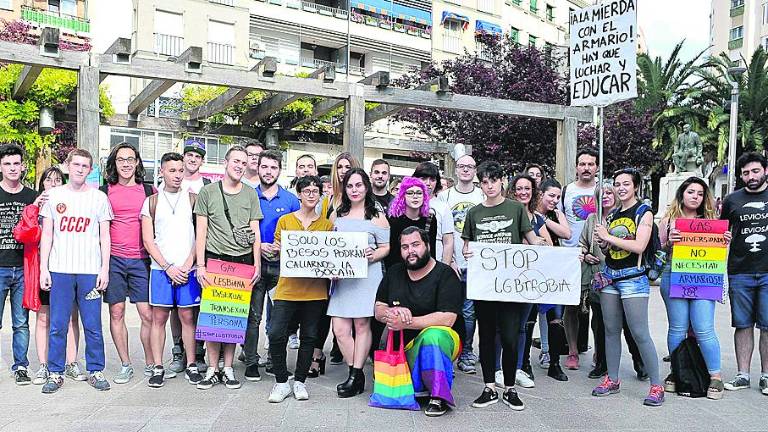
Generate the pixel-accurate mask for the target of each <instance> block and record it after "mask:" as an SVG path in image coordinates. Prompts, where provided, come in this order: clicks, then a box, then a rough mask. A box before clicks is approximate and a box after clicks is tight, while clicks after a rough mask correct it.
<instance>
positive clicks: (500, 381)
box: [495, 370, 506, 390]
mask: <svg viewBox="0 0 768 432" xmlns="http://www.w3.org/2000/svg"><path fill="white" fill-rule="evenodd" d="M495 381H496V387H498V388H500V389H502V390H503V389H505V388H506V387H505V386H504V371H502V370H497V371H496V380H495Z"/></svg>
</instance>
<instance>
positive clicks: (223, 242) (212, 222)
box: [195, 182, 263, 256]
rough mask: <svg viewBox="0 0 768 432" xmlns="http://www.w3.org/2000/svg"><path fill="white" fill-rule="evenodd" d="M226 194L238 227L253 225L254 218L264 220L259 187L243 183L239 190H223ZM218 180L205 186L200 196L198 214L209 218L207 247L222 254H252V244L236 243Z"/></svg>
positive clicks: (196, 212)
mask: <svg viewBox="0 0 768 432" xmlns="http://www.w3.org/2000/svg"><path fill="white" fill-rule="evenodd" d="M224 196H226V197H227V206H228V207H229V215H230V217H231V218H232V225H234V227H235V228H245V227H247V226H250V223H251V221H255V220H261V219H262V218H263V216H262V214H261V207H260V206H259V196H258V195H257V194H256V190H254V189H253V188H251V187H247V186H245V185H243V187H242V188H240V192H238V193H236V194H234V195H232V194H228V193H226V192H224ZM222 198H223V196H222V194H221V189H219V182H216V183H211V184H208V185H205V186H203V188H202V189H200V193H199V194H198V195H197V203H195V214H196V215H200V216H205V217H207V218H208V236H207V237H206V239H205V250H207V251H209V252H213V253H215V254H219V255H231V256H241V255H246V254H248V253H252V252H253V249H252V248H251V247H242V246H239V245H238V244H237V243H235V238H234V236H233V234H232V228H231V227H230V225H229V222H228V221H227V217H226V215H225V214H224V202H223V201H222Z"/></svg>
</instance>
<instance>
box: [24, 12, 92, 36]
mask: <svg viewBox="0 0 768 432" xmlns="http://www.w3.org/2000/svg"><path fill="white" fill-rule="evenodd" d="M21 19H22V20H24V21H28V22H30V23H32V24H36V25H38V26H39V27H56V28H60V29H63V30H70V31H73V32H75V33H90V31H91V22H90V21H89V20H87V19H84V18H79V17H76V16H71V15H67V14H63V13H57V12H48V11H46V10H42V9H35V8H32V7H29V6H24V5H22V6H21Z"/></svg>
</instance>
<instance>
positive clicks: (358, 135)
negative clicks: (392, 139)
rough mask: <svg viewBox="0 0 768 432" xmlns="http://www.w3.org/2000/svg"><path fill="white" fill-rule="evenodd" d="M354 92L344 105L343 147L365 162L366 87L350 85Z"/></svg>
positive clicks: (361, 161)
mask: <svg viewBox="0 0 768 432" xmlns="http://www.w3.org/2000/svg"><path fill="white" fill-rule="evenodd" d="M350 90H352V92H351V93H352V94H350V96H349V99H347V100H346V102H345V105H344V136H343V139H344V141H343V144H342V148H343V149H344V151H346V152H349V153H350V154H352V156H354V157H356V158H357V160H358V161H360V163H363V156H364V153H365V152H364V145H365V98H364V97H363V94H364V87H363V86H362V85H360V84H352V85H351V86H350Z"/></svg>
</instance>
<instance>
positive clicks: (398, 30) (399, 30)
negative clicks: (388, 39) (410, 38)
mask: <svg viewBox="0 0 768 432" xmlns="http://www.w3.org/2000/svg"><path fill="white" fill-rule="evenodd" d="M395 31H396V32H398V33H405V27H403V26H399V27H398V26H395Z"/></svg>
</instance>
